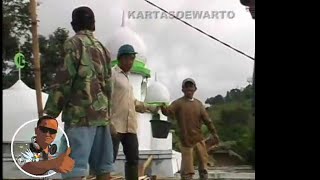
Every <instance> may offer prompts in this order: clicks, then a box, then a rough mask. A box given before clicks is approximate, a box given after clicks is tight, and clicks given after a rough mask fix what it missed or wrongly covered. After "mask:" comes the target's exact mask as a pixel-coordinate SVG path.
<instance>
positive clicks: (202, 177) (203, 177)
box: [199, 170, 209, 180]
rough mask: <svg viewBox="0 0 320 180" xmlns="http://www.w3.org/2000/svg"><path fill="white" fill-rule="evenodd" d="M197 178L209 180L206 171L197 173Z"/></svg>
mask: <svg viewBox="0 0 320 180" xmlns="http://www.w3.org/2000/svg"><path fill="white" fill-rule="evenodd" d="M199 177H200V180H208V179H209V177H208V171H207V170H201V171H199Z"/></svg>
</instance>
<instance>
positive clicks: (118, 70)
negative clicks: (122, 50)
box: [114, 64, 130, 77]
mask: <svg viewBox="0 0 320 180" xmlns="http://www.w3.org/2000/svg"><path fill="white" fill-rule="evenodd" d="M114 69H115V70H116V71H117V72H118V73H121V74H124V75H125V76H126V77H128V75H129V74H130V71H129V72H124V71H123V70H122V69H121V68H120V67H119V66H118V64H116V65H115V66H114Z"/></svg>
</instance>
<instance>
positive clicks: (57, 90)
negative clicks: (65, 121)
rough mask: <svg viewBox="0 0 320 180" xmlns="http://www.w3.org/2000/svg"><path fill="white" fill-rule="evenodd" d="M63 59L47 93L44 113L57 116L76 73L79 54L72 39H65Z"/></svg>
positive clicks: (67, 96)
mask: <svg viewBox="0 0 320 180" xmlns="http://www.w3.org/2000/svg"><path fill="white" fill-rule="evenodd" d="M64 53H65V56H64V61H63V62H62V64H61V65H60V66H59V68H58V70H57V72H56V77H55V80H54V84H53V86H52V90H51V92H50V93H49V97H48V100H47V103H46V105H45V108H44V113H45V114H48V115H50V116H53V117H58V116H59V114H60V112H61V111H62V109H63V107H64V105H65V103H66V101H67V100H68V98H69V95H70V93H71V86H72V81H73V80H74V78H75V76H76V74H77V65H76V64H78V63H77V62H76V59H77V57H78V56H80V52H79V50H76V48H75V46H74V44H73V42H72V40H67V41H66V42H65V44H64Z"/></svg>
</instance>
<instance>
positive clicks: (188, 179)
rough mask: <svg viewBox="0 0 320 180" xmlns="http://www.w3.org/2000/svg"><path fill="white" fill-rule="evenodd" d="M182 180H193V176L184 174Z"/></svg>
mask: <svg viewBox="0 0 320 180" xmlns="http://www.w3.org/2000/svg"><path fill="white" fill-rule="evenodd" d="M181 180H193V174H183V175H181Z"/></svg>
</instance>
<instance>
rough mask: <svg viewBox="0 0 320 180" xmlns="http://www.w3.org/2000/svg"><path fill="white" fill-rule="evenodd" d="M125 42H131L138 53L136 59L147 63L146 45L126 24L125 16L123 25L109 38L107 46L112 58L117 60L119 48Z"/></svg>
mask: <svg viewBox="0 0 320 180" xmlns="http://www.w3.org/2000/svg"><path fill="white" fill-rule="evenodd" d="M124 44H130V45H132V46H133V47H134V49H135V51H136V52H137V53H138V54H137V56H136V60H138V61H141V62H143V63H146V57H145V54H146V46H145V44H144V42H143V40H142V39H141V37H140V36H139V35H138V34H137V33H136V32H134V31H132V30H131V29H130V28H129V27H127V26H125V20H124V16H123V19H122V25H121V26H120V27H119V28H118V29H117V30H116V31H115V32H114V34H113V35H111V38H110V39H108V41H107V44H106V47H107V48H108V50H109V51H110V53H111V60H112V61H113V60H116V58H117V53H118V50H119V48H120V47H121V46H122V45H124Z"/></svg>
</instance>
